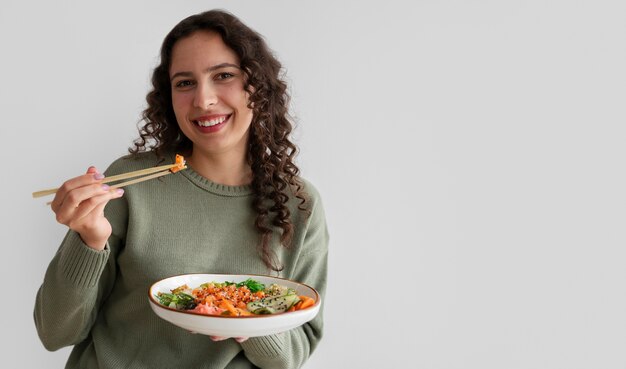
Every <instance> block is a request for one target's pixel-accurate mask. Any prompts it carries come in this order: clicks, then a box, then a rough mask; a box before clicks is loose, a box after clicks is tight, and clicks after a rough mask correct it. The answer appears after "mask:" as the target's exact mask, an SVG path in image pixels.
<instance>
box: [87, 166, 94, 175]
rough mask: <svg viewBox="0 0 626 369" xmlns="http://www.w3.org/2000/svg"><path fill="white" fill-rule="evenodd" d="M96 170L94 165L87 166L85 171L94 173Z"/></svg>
mask: <svg viewBox="0 0 626 369" xmlns="http://www.w3.org/2000/svg"><path fill="white" fill-rule="evenodd" d="M95 172H96V167H93V166H91V167H89V169H87V173H95Z"/></svg>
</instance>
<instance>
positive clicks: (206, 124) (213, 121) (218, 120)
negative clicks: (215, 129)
mask: <svg viewBox="0 0 626 369" xmlns="http://www.w3.org/2000/svg"><path fill="white" fill-rule="evenodd" d="M226 118H228V116H223V117H219V118H215V119H211V120H208V121H207V120H197V121H196V122H197V123H198V125H199V126H201V127H211V126H214V125H216V124H220V123H223V122H224V121H225V120H226Z"/></svg>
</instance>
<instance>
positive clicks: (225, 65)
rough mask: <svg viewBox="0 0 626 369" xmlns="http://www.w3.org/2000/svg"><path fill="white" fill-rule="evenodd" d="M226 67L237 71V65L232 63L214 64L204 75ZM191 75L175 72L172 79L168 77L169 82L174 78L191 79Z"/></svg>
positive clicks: (189, 73)
mask: <svg viewBox="0 0 626 369" xmlns="http://www.w3.org/2000/svg"><path fill="white" fill-rule="evenodd" d="M227 67H232V68H237V69H239V66H238V65H235V64H232V63H220V64H216V65H213V66H210V67H208V68H207V69H205V70H204V73H209V72H213V71H214V70H216V69H220V68H227ZM192 75H193V73H191V72H177V73H174V75H173V76H172V77H170V81H172V80H174V78H176V77H191V76H192Z"/></svg>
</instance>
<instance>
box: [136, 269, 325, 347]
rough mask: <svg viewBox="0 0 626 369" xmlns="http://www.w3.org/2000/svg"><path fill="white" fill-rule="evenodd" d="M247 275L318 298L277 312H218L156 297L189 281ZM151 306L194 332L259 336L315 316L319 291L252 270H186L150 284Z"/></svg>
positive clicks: (191, 283)
mask: <svg viewBox="0 0 626 369" xmlns="http://www.w3.org/2000/svg"><path fill="white" fill-rule="evenodd" d="M248 278H252V279H254V280H257V281H259V282H261V283H263V284H265V285H266V286H267V285H270V284H272V283H276V284H278V285H282V286H286V287H289V288H293V289H294V290H296V293H297V294H298V295H305V296H309V297H311V298H313V299H314V300H315V305H313V306H312V307H310V308H307V309H303V310H298V311H292V312H286V313H282V314H274V315H253V316H239V317H237V316H216V315H204V314H199V313H195V312H191V311H183V310H176V309H173V308H170V307H167V306H163V305H161V304H159V301H158V300H157V298H156V297H155V295H156V294H157V293H158V292H165V293H170V292H171V290H173V289H174V288H176V287H179V286H182V285H184V284H186V285H187V286H189V287H191V288H196V287H198V286H199V285H201V284H202V283H207V282H235V283H239V282H243V281H245V280H246V279H248ZM148 297H149V299H150V307H151V308H152V310H153V311H154V312H155V313H156V314H157V315H158V316H159V317H161V318H162V319H165V320H167V321H168V322H170V323H172V324H174V325H177V326H179V327H181V328H184V329H186V330H188V331H191V332H196V333H202V334H206V335H210V336H221V337H258V336H267V335H270V334H275V333H279V332H284V331H287V330H290V329H292V328H296V327H298V326H300V325H302V324H304V323H306V322H308V321H310V320H311V319H313V318H314V317H315V316H316V315H317V313H318V312H319V310H320V304H321V298H320V295H319V293H318V292H317V291H316V290H315V289H314V288H313V287H310V286H307V285H305V284H303V283H298V282H294V281H291V280H289V279H283V278H275V277H268V276H262V275H253V274H250V275H248V274H183V275H177V276H173V277H169V278H165V279H162V280H160V281H158V282H156V283H155V284H153V285H152V286H151V287H150V291H149V294H148Z"/></svg>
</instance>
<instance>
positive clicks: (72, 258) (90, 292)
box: [34, 230, 115, 351]
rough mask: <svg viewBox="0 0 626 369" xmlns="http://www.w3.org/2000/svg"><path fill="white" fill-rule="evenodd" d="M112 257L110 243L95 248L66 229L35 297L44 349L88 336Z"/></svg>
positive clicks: (110, 275) (108, 280) (108, 278)
mask: <svg viewBox="0 0 626 369" xmlns="http://www.w3.org/2000/svg"><path fill="white" fill-rule="evenodd" d="M109 242H110V241H109ZM111 260H112V258H111V246H110V244H107V246H106V247H105V249H104V250H102V251H97V250H94V249H92V248H90V247H89V246H87V245H85V244H84V243H83V241H82V240H81V238H80V236H79V235H78V233H76V232H74V231H71V230H70V231H69V232H68V233H67V235H66V237H65V239H64V240H63V242H62V244H61V247H60V248H59V250H58V252H57V253H56V255H55V256H54V258H53V259H52V261H51V262H50V265H49V266H48V270H47V271H46V275H45V277H44V281H43V283H42V285H41V287H40V288H39V291H38V292H37V297H36V300H35V313H34V317H35V326H36V327H37V333H38V334H39V338H40V339H41V342H42V343H43V345H44V347H45V348H46V349H48V350H50V351H55V350H58V349H60V348H62V347H65V346H70V345H75V344H77V343H79V342H80V341H82V340H84V339H85V338H86V337H87V334H88V333H89V330H90V329H91V326H92V325H93V323H94V321H95V319H96V315H97V308H96V306H97V303H98V302H99V301H100V300H101V297H102V295H103V293H102V292H103V291H104V289H106V288H107V287H106V286H108V285H111V284H112V281H111V278H113V277H114V276H115V273H114V270H111V269H112V268H113V267H114V263H111Z"/></svg>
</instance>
